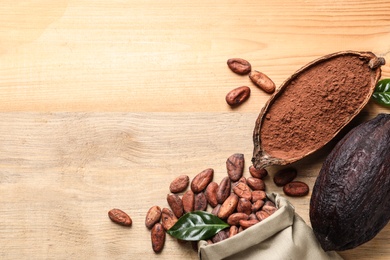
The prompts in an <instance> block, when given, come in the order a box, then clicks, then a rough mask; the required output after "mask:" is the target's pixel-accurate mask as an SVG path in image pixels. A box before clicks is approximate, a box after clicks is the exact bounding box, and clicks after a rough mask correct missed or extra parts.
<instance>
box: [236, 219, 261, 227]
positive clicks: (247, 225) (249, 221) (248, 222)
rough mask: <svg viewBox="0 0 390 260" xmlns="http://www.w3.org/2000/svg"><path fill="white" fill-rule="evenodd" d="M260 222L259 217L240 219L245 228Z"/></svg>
mask: <svg viewBox="0 0 390 260" xmlns="http://www.w3.org/2000/svg"><path fill="white" fill-rule="evenodd" d="M257 223H259V220H258V219H250V220H249V219H248V220H240V226H241V227H242V228H243V229H247V228H250V227H251V226H253V225H255V224H257Z"/></svg>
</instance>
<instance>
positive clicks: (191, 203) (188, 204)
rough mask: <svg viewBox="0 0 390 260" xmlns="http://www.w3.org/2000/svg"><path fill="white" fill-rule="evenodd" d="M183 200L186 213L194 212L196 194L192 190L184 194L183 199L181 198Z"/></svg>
mask: <svg viewBox="0 0 390 260" xmlns="http://www.w3.org/2000/svg"><path fill="white" fill-rule="evenodd" d="M181 200H182V202H183V210H184V213H188V212H191V211H194V207H195V194H194V192H193V191H192V190H191V189H189V190H187V191H186V192H185V193H184V194H183V197H182V198H181Z"/></svg>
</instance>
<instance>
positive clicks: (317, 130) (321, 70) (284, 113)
mask: <svg viewBox="0 0 390 260" xmlns="http://www.w3.org/2000/svg"><path fill="white" fill-rule="evenodd" d="M384 64H385V60H384V59H383V58H381V57H377V56H375V54H373V53H371V52H356V51H344V52H337V53H333V54H329V55H326V56H324V57H321V58H319V59H317V60H314V61H313V62H310V63H309V64H307V65H306V66H304V67H302V68H301V69H299V70H298V71H297V72H295V73H294V74H293V75H292V76H291V77H289V78H288V79H287V80H286V81H285V82H284V83H283V84H282V85H281V86H280V87H279V88H278V89H277V91H276V92H275V93H274V94H273V95H272V96H271V97H270V99H269V100H268V101H267V103H266V104H265V106H264V107H263V109H262V110H261V112H260V114H259V116H258V118H257V121H256V125H255V128H254V131H253V142H254V151H253V158H252V162H253V165H254V166H255V167H256V168H257V169H261V168H265V167H267V166H270V165H286V164H289V163H292V162H295V161H298V160H300V159H302V158H303V157H305V156H307V155H309V154H311V153H313V152H315V151H317V150H318V149H320V148H322V147H323V146H324V145H325V144H327V143H328V142H329V141H330V140H331V139H332V138H333V137H334V136H335V135H336V134H337V133H338V132H340V130H341V129H342V128H343V127H344V126H346V125H347V124H348V123H349V122H350V121H351V120H352V119H353V118H354V117H355V116H356V115H357V114H358V113H359V112H360V111H361V110H362V109H363V107H364V106H365V105H366V104H367V102H368V101H369V99H370V97H371V95H372V93H373V91H374V88H375V85H376V83H377V81H378V80H379V78H380V76H381V65H384Z"/></svg>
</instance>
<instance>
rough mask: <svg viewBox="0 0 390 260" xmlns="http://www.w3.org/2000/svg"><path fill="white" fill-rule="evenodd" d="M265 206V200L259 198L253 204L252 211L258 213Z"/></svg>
mask: <svg viewBox="0 0 390 260" xmlns="http://www.w3.org/2000/svg"><path fill="white" fill-rule="evenodd" d="M263 206H264V200H257V201H255V202H254V203H253V204H252V212H254V213H256V212H257V211H259V210H260V209H261V208H262V207H263Z"/></svg>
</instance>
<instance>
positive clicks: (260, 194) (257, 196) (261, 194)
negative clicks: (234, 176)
mask: <svg viewBox="0 0 390 260" xmlns="http://www.w3.org/2000/svg"><path fill="white" fill-rule="evenodd" d="M266 197H267V194H266V193H265V191H262V190H254V191H252V203H255V202H256V201H258V200H264V199H265V198H266Z"/></svg>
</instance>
